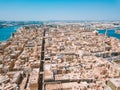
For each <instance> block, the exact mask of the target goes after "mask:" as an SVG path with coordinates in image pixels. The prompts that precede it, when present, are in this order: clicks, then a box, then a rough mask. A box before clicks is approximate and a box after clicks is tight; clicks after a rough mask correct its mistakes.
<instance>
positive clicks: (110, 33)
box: [98, 30, 120, 39]
mask: <svg viewBox="0 0 120 90" xmlns="http://www.w3.org/2000/svg"><path fill="white" fill-rule="evenodd" d="M98 32H99V33H100V34H105V32H106V30H98ZM107 35H108V37H115V38H118V39H120V34H117V33H115V30H108V31H107Z"/></svg>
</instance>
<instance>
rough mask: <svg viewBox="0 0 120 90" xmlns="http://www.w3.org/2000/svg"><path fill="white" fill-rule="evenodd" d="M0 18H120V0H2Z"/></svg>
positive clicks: (18, 19) (20, 19)
mask: <svg viewBox="0 0 120 90" xmlns="http://www.w3.org/2000/svg"><path fill="white" fill-rule="evenodd" d="M0 20H7V21H10V20H12V21H29V20H31V21H42V20H120V0H0Z"/></svg>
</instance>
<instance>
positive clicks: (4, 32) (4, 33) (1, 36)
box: [0, 26, 120, 42]
mask: <svg viewBox="0 0 120 90" xmlns="http://www.w3.org/2000/svg"><path fill="white" fill-rule="evenodd" d="M19 27H20V26H10V27H5V28H0V41H1V42H2V41H6V40H8V39H9V38H10V37H11V35H12V33H14V32H16V31H17V29H18V28H19ZM98 32H99V33H100V34H105V30H98ZM108 36H109V37H115V38H118V39H120V34H117V33H115V30H108Z"/></svg>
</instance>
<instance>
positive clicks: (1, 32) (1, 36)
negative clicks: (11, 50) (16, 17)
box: [0, 26, 20, 41]
mask: <svg viewBox="0 0 120 90" xmlns="http://www.w3.org/2000/svg"><path fill="white" fill-rule="evenodd" d="M19 27H20V26H10V27H4V28H0V41H6V40H8V39H9V38H10V37H11V35H12V33H13V32H16V30H17V29H18V28H19Z"/></svg>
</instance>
